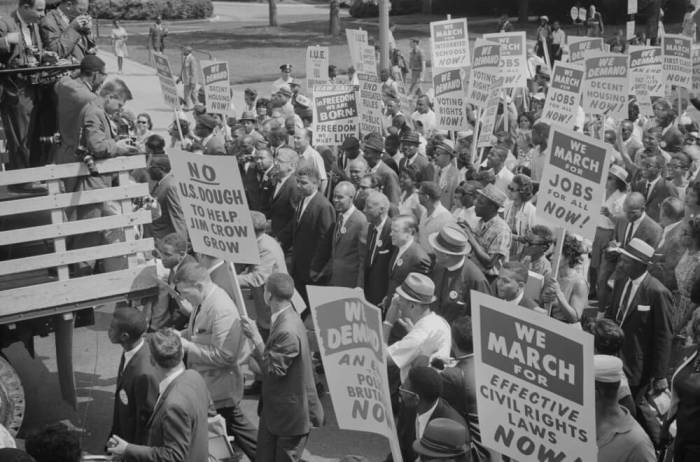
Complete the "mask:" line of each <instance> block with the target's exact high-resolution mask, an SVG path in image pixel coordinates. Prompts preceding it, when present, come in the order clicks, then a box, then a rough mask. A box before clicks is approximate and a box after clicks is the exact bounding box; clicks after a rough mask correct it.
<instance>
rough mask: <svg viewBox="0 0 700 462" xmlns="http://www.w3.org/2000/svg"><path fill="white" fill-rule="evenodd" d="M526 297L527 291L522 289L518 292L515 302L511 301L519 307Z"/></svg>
mask: <svg viewBox="0 0 700 462" xmlns="http://www.w3.org/2000/svg"><path fill="white" fill-rule="evenodd" d="M524 297H525V291H524V290H523V289H520V292H518V295H517V297H515V298H514V299H513V300H511V303H515V304H516V305H519V304H520V302H522V301H523V298H524Z"/></svg>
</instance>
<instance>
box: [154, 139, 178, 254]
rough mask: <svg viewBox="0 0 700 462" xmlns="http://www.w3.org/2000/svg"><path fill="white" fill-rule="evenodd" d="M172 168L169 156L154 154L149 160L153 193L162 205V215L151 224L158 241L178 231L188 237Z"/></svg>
mask: <svg viewBox="0 0 700 462" xmlns="http://www.w3.org/2000/svg"><path fill="white" fill-rule="evenodd" d="M155 136H158V135H155ZM161 139H162V138H161ZM163 143H165V141H163ZM170 170H171V167H170V159H169V158H168V156H164V155H154V156H152V157H151V159H150V160H149V161H148V173H149V175H150V176H151V179H152V180H153V181H155V182H156V184H155V186H154V187H153V191H152V192H151V195H152V196H153V198H154V199H155V200H156V201H158V205H159V206H160V216H159V217H158V218H156V219H154V220H153V223H152V225H151V230H152V234H153V239H155V240H156V242H158V241H160V240H161V239H163V238H164V237H165V236H167V235H168V234H170V233H177V234H178V235H179V236H181V237H182V238H183V239H187V224H186V223H185V214H184V212H183V211H182V204H181V203H180V195H179V193H178V191H177V181H176V180H175V177H173V175H172V173H171V171H170Z"/></svg>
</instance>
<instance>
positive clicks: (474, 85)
mask: <svg viewBox="0 0 700 462" xmlns="http://www.w3.org/2000/svg"><path fill="white" fill-rule="evenodd" d="M500 56H501V55H500V45H499V44H498V43H494V42H489V41H486V40H483V39H476V42H475V44H474V62H473V63H472V68H471V74H470V78H469V92H468V94H467V103H469V104H471V105H473V106H476V107H478V108H479V109H483V108H485V107H486V100H487V99H488V97H489V91H490V90H491V84H492V83H493V81H494V80H495V79H496V76H497V75H498V70H499V67H498V66H499V64H500V60H501V58H500Z"/></svg>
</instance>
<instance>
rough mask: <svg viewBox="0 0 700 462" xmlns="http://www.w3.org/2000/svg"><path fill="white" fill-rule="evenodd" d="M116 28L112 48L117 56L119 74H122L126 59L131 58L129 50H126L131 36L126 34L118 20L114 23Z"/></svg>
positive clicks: (113, 33) (113, 29)
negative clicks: (127, 41)
mask: <svg viewBox="0 0 700 462" xmlns="http://www.w3.org/2000/svg"><path fill="white" fill-rule="evenodd" d="M112 24H113V25H114V27H113V28H112V47H113V48H114V54H115V55H117V67H118V68H119V73H120V74H121V73H122V66H123V65H124V58H126V57H127V56H129V50H128V49H127V48H126V39H127V38H128V37H129V34H127V33H126V29H124V28H123V27H122V26H121V25H120V24H119V21H118V20H117V19H115V20H114V21H112Z"/></svg>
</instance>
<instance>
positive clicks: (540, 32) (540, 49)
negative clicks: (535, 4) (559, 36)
mask: <svg viewBox="0 0 700 462" xmlns="http://www.w3.org/2000/svg"><path fill="white" fill-rule="evenodd" d="M551 38H552V26H550V25H549V17H547V16H540V23H539V24H538V25H537V45H536V48H537V56H539V57H540V58H544V57H545V54H544V52H545V47H547V51H549V43H550V41H551ZM551 59H552V57H551V56H549V58H548V59H547V61H549V60H551ZM547 65H548V66H552V63H551V62H547Z"/></svg>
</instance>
